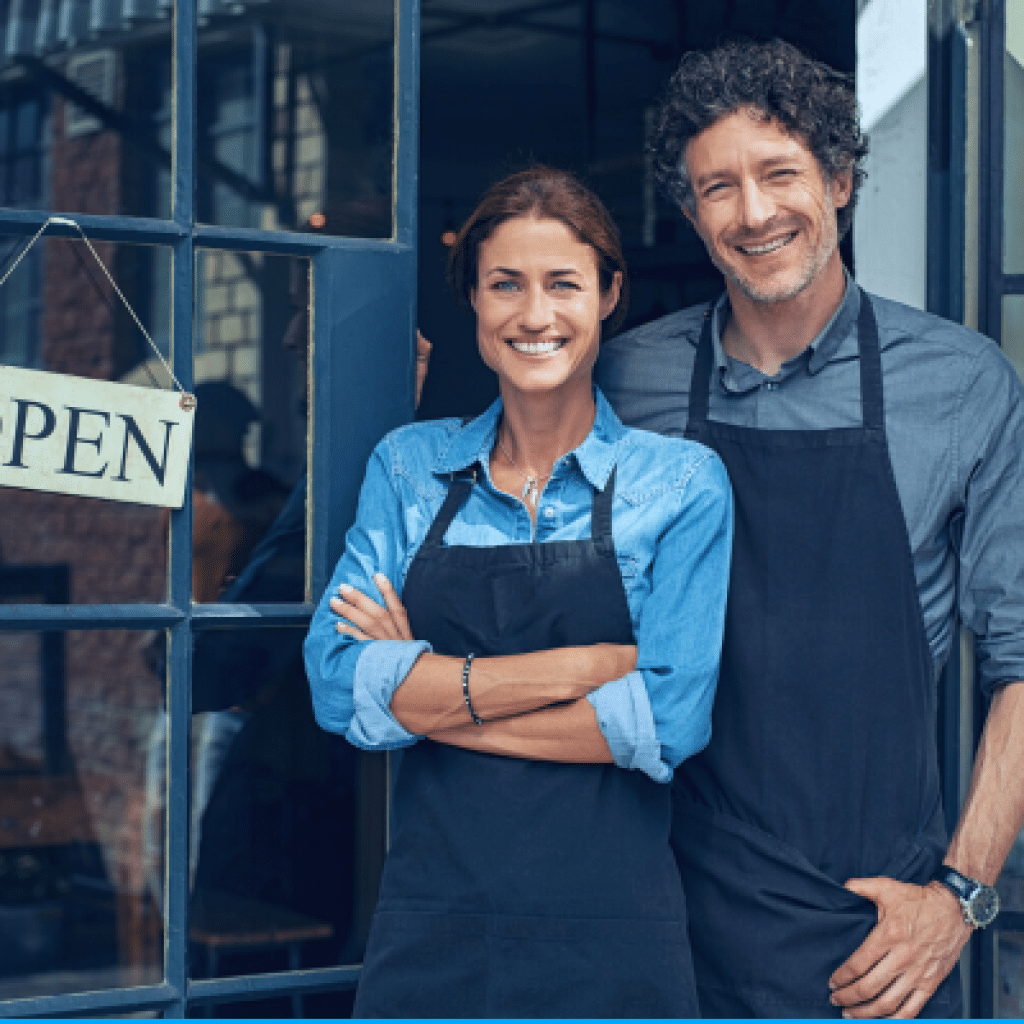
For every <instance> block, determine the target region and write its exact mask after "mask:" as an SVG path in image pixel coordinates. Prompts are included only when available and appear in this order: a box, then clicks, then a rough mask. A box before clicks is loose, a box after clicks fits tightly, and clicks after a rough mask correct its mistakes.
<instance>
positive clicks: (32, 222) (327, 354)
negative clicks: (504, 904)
mask: <svg viewBox="0 0 1024 1024" xmlns="http://www.w3.org/2000/svg"><path fill="white" fill-rule="evenodd" d="M64 6H65V5H61V10H63V8H64ZM78 6H81V5H78ZM93 6H94V7H95V5H93ZM107 6H112V5H107ZM124 6H125V7H126V8H127V7H131V8H132V10H133V11H135V12H136V15H137V16H138V17H139V18H140V19H141V20H140V23H144V22H145V18H146V17H150V18H155V17H157V16H158V15H159V14H160V13H161V12H166V11H167V8H168V6H169V5H168V4H167V3H166V2H164V0H159V2H156V0H154V2H153V3H148V4H141V5H140V4H138V3H132V4H129V3H127V0H126V3H125V5H124ZM219 6H220V5H219V4H218V3H213V2H210V0H176V3H175V6H174V11H173V25H174V39H175V45H174V51H173V52H174V57H173V59H172V66H171V75H172V81H173V89H172V92H171V104H172V107H173V124H174V126H175V128H174V132H173V137H170V133H169V130H168V125H167V123H166V117H164V118H163V119H161V118H158V117H155V120H154V124H155V129H154V133H153V136H152V137H151V138H150V139H149V140H147V142H146V146H147V147H148V149H147V152H149V153H153V152H156V151H158V150H159V148H160V146H161V144H162V143H166V141H168V140H169V142H170V149H171V164H170V175H169V188H170V198H171V203H170V210H171V214H170V217H167V218H160V217H135V216H132V217H129V216H121V215H113V214H111V215H96V214H78V213H73V214H72V215H73V216H74V217H75V219H76V220H77V221H78V222H79V223H80V224H81V225H82V227H83V229H84V230H85V231H86V233H87V234H88V235H89V236H90V238H92V239H94V240H97V241H107V242H114V243H131V244H136V245H138V244H144V245H156V246H162V247H165V248H166V249H167V250H169V251H170V254H171V257H170V260H169V267H168V260H166V259H156V260H154V261H153V267H154V268H156V270H154V273H157V272H161V271H162V272H163V273H169V275H170V283H169V289H168V294H169V296H170V300H169V305H170V310H169V313H170V342H171V345H170V348H171V355H172V360H171V361H172V366H173V369H174V372H175V374H176V376H177V378H178V380H179V381H180V382H181V384H182V385H183V387H184V388H185V389H186V390H190V389H192V388H193V386H194V383H195V380H194V361H193V351H194V347H195V346H194V344H193V331H194V320H195V317H194V307H195V299H196V280H195V271H194V268H195V266H196V252H197V250H198V249H203V250H210V251H217V250H221V251H234V252H246V253H267V254H277V255H283V256H290V257H300V258H305V259H307V260H308V261H309V262H310V265H311V267H312V298H311V311H312V324H313V327H312V358H311V370H312V376H311V401H310V413H311V422H312V426H311V432H310V438H311V441H310V445H309V451H308V472H309V479H310V481H311V484H310V488H309V503H308V509H309V522H308V537H309V540H308V549H307V550H308V559H309V570H308V573H309V584H308V594H307V597H310V596H312V598H313V599H314V600H315V599H316V597H317V596H318V595H319V594H320V593H321V592H322V590H323V588H324V587H325V586H326V584H327V581H328V579H329V574H330V570H331V568H332V566H333V564H334V562H335V560H336V559H337V558H338V556H339V555H340V551H341V546H342V544H343V539H344V531H345V528H346V525H347V524H348V523H349V522H350V521H351V518H352V516H353V514H354V510H355V504H356V499H357V495H358V488H359V485H360V482H361V479H362V474H363V469H364V467H365V463H366V459H367V458H368V456H369V453H370V451H371V449H372V447H373V445H374V444H375V443H376V441H377V440H378V439H379V438H380V436H381V435H382V434H383V433H385V432H386V431H387V430H388V429H390V428H392V427H394V426H396V425H398V424H400V423H402V422H405V421H407V420H409V419H411V417H412V415H413V411H414V409H413V394H414V378H415V359H414V350H413V338H414V332H415V323H416V318H415V278H416V269H415V263H416V200H417V196H416V188H417V147H418V139H417V117H418V109H417V105H418V61H419V41H418V32H419V18H420V11H419V0H396V11H395V44H396V54H397V57H396V61H395V64H396V67H395V90H394V97H395V102H394V139H395V142H394V175H393V181H394V206H393V224H394V230H393V235H392V237H391V238H390V239H386V240H381V239H372V238H370V239H362V238H353V237H344V236H338V237H333V236H328V235H325V234H316V235H314V234H310V233H302V232H294V231H278V230H274V231H269V230H260V229H259V228H255V227H237V228H235V227H221V226H210V225H209V224H203V223H202V222H201V220H202V218H201V217H200V216H199V214H200V213H201V212H202V211H200V210H197V204H196V197H197V196H199V197H200V198H201V201H202V202H209V201H210V199H209V197H210V196H211V185H210V179H209V178H208V176H207V175H208V173H209V168H208V164H207V165H204V164H203V163H202V157H203V154H202V152H200V149H199V146H198V145H197V136H198V135H199V132H200V129H201V127H202V126H200V125H199V124H198V123H197V79H198V75H197V64H198V60H197V39H198V27H197V26H198V25H199V23H200V19H207V18H212V17H215V16H216V14H217V11H218V9H219ZM223 6H225V8H227V7H230V6H231V5H223ZM238 6H239V5H235V8H237V7H238ZM197 8H199V9H197ZM76 9H77V7H76ZM82 9H83V10H84V9H85V8H84V7H83V8H82ZM47 10H49V8H47ZM69 10H70V7H69ZM104 10H106V7H105V8H104ZM80 13H81V12H80ZM79 27H80V28H82V29H83V31H84V28H83V27H82V26H79ZM95 27H96V26H93V28H95ZM65 28H66V26H65ZM44 31H57V29H55V28H54V27H53V26H50V25H48V24H47V25H46V26H44V25H42V23H40V25H39V26H37V33H36V37H35V38H36V40H37V42H38V40H39V39H41V38H42V37H43V34H44ZM257 42H259V41H258V40H257ZM242 53H243V54H244V58H245V62H247V63H245V62H243V61H242V60H241V59H240V58H238V57H237V55H236V58H235V59H236V63H238V68H237V71H238V74H239V75H240V76H241V77H242V78H244V77H245V76H247V75H258V74H259V73H260V72H261V68H262V67H263V66H264V65H265V62H266V59H267V57H266V53H265V52H263V51H262V50H261V48H260V46H259V45H256V44H255V43H250V44H249V45H247V47H246V48H245V49H244V50H243V51H242ZM26 60H28V61H31V60H32V58H26ZM261 61H262V62H263V64H261ZM243 63H244V66H243ZM33 66H34V65H33ZM51 78H52V75H51ZM58 84H59V88H62V89H64V94H65V96H74V95H79V96H80V94H76V93H75V91H74V90H75V88H76V87H75V86H74V84H73V83H72V84H71V85H68V84H67V83H66V82H63V83H58ZM256 92H257V94H258V93H259V90H257V91H256ZM80 98H81V100H82V103H83V105H84V106H85V107H86V108H88V109H87V113H88V112H90V111H92V112H94V113H96V115H97V116H99V117H100V119H101V120H102V118H103V117H104V116H105V117H107V118H108V119H109V123H112V124H119V123H122V122H118V121H117V118H118V117H120V116H121V115H118V114H112V113H110V112H109V111H106V110H105V108H102V105H100V106H97V105H96V104H95V103H94V104H91V105H90V104H89V102H88V97H81V96H80ZM266 99H267V97H266V96H265V95H259V94H258V95H257V100H258V101H259V102H263V101H265V100H266ZM257 106H258V103H257ZM158 113H159V112H158ZM242 114H243V115H244V116H243V117H242V120H239V121H238V122H237V123H233V124H231V125H226V123H225V125H222V127H224V130H225V131H227V130H228V129H230V131H231V132H233V133H234V134H235V135H237V137H238V139H240V140H241V141H242V143H244V147H248V150H252V152H253V153H255V154H256V159H257V160H258V164H259V167H258V168H257V169H256V170H255V171H254V174H253V175H252V177H253V178H254V179H255V181H256V184H257V185H262V184H263V181H262V178H263V177H265V174H266V173H267V168H268V166H269V164H268V161H269V154H268V151H267V143H266V141H265V140H262V139H260V138H259V137H258V135H259V133H258V129H259V127H260V125H261V124H263V123H265V121H261V120H260V118H259V116H258V110H257V111H256V112H255V113H254V111H253V109H249V110H248V111H245V110H243V111H242ZM245 117H248V118H249V120H245ZM157 122H159V123H157ZM226 137H227V136H225V138H226ZM244 147H243V148H244ZM143 148H145V147H143ZM248 150H247V151H248ZM157 155H158V156H159V153H157ZM213 156H214V158H215V159H216V157H217V153H216V152H214V154H213ZM161 159H163V158H161ZM225 161H226V162H228V163H229V164H230V160H227V158H225ZM162 166H164V167H165V168H166V162H165V163H164V164H163V165H162ZM232 169H233V168H232ZM215 170H216V168H215ZM164 175H165V176H164V179H163V180H164V181H165V182H166V181H167V180H168V179H167V177H166V170H165V171H164ZM215 187H216V186H215V185H214V186H213V188H215ZM204 196H205V197H207V198H205V199H203V198H202V197H204ZM159 205H160V204H156V205H154V209H156V210H157V212H159V209H158V206H159ZM46 217H47V214H46V213H45V212H43V211H40V210H29V209H24V208H17V209H16V208H6V209H0V233H2V234H5V235H13V236H19V237H21V238H23V239H27V238H29V237H31V235H33V234H34V233H35V232H36V231H37V230H38V228H39V227H40V226H41V225H42V224H43V222H44V221H45V219H46ZM242 220H243V222H246V223H249V224H252V223H259V219H258V218H257V217H255V215H251V216H250V215H248V214H247V215H246V217H245V218H242ZM49 233H50V234H52V235H54V236H60V235H62V234H68V235H70V234H72V232H71V231H70V229H65V228H63V227H61V226H59V225H54V226H51V228H50V230H49ZM0 372H2V367H0ZM192 537H193V505H192V501H191V500H190V497H189V498H187V499H186V502H185V504H184V506H183V507H182V509H180V510H176V511H174V512H173V513H172V514H171V515H170V524H169V553H168V562H167V584H166V598H165V600H163V601H160V602H157V603H136V604H88V605H81V604H77V605H76V604H56V603H49V604H48V603H38V601H34V602H33V603H25V604H22V603H16V602H17V601H18V598H17V596H16V595H15V596H14V597H13V598H12V597H6V598H5V601H6V603H0V631H6V632H8V633H11V634H14V633H32V632H39V633H40V635H41V636H44V637H51V638H52V637H53V636H55V635H60V634H67V632H68V631H71V630H74V631H94V630H117V629H120V630H143V629H146V630H165V631H166V635H167V647H166V681H167V691H166V715H167V718H166V727H167V741H166V763H167V778H168V788H167V815H166V829H167V831H166V837H165V842H166V873H165V878H166V897H165V900H166V901H165V905H164V970H163V981H162V982H159V983H156V984H148V985H144V986H136V987H124V988H117V989H114V988H111V989H108V990H103V991H91V992H72V993H68V994H63V995H46V996H34V997H31V998H20V999H11V1000H8V1001H5V1002H0V1016H18V1017H25V1016H32V1015H69V1014H89V1015H103V1014H112V1013H120V1012H126V1011H129V1010H145V1009H157V1010H160V1011H162V1013H163V1015H164V1016H166V1017H184V1016H186V1014H187V1013H188V1012H189V1011H191V1010H193V1009H194V1008H196V1007H201V1006H203V1005H209V1004H212V1003H220V1002H235V1001H239V1000H248V999H256V998H264V997H269V996H291V997H297V996H301V995H302V994H312V993H317V992H324V991H329V990H337V989H343V988H352V987H353V986H354V985H355V982H356V980H357V978H358V973H359V969H358V967H356V966H348V965H342V966H336V967H321V968H317V969H311V970H292V971H287V972H284V971H281V972H276V973H265V974H260V975H245V976H240V977H232V978H213V979H196V978H192V977H190V971H189V950H188V936H189V922H188V915H189V785H190V783H189V772H190V722H191V718H192V694H191V676H192V651H193V643H194V639H195V638H196V637H197V636H199V635H200V634H202V633H204V632H207V631H210V630H217V629H224V628H227V627H230V628H232V629H248V628H262V627H267V626H293V627H301V626H304V625H305V623H306V622H307V621H308V619H309V616H310V615H311V612H312V605H311V604H309V603H306V602H301V603H275V604H245V605H236V604H230V603H207V604H195V603H193V600H192V598H193V553H192ZM0 784H2V783H0ZM381 842H383V837H381ZM369 899H370V900H371V901H372V895H371V896H370V897H369Z"/></svg>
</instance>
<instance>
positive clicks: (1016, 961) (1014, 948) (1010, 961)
mask: <svg viewBox="0 0 1024 1024" xmlns="http://www.w3.org/2000/svg"><path fill="white" fill-rule="evenodd" d="M996 993H997V994H996V1000H997V1001H996V1012H995V1016H996V1017H1015V1018H1017V1019H1019V1018H1021V1017H1024V932H1003V931H1001V932H1000V933H999V980H998V984H997V988H996Z"/></svg>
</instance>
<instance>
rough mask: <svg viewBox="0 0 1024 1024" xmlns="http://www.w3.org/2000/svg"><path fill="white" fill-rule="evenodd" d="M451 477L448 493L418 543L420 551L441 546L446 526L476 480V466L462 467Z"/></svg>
mask: <svg viewBox="0 0 1024 1024" xmlns="http://www.w3.org/2000/svg"><path fill="white" fill-rule="evenodd" d="M451 478H452V483H451V486H450V487H449V488H448V493H447V494H446V495H445V499H444V501H443V502H442V504H441V508H440V509H439V510H438V513H437V515H436V516H434V521H433V522H432V523H431V524H430V529H429V530H427V535H426V537H424V538H423V543H422V544H421V545H420V550H421V551H424V550H427V549H428V548H438V547H440V546H441V542H442V541H443V540H444V535H445V534H446V533H447V532H448V527H449V526H451V525H452V520H453V519H454V518H455V517H456V515H458V512H459V509H460V508H462V506H463V505H464V504H465V503H466V499H467V498H468V497H469V492H470V491H472V490H473V484H474V483H475V482H476V467H475V466H474V467H472V468H471V469H464V470H462V471H460V472H459V473H452V474H451Z"/></svg>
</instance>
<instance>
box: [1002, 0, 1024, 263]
mask: <svg viewBox="0 0 1024 1024" xmlns="http://www.w3.org/2000/svg"><path fill="white" fill-rule="evenodd" d="M1005 83H1006V92H1005V99H1004V102H1005V110H1004V112H1003V123H1004V125H1005V126H1006V128H1005V136H1004V138H1005V150H1004V156H1003V161H1004V163H1003V167H1004V170H1003V219H1004V225H1003V269H1004V270H1005V271H1006V273H1008V274H1024V205H1022V204H1021V201H1020V197H1021V196H1022V195H1024V4H1021V3H1017V2H1011V3H1007V4H1006V66H1005Z"/></svg>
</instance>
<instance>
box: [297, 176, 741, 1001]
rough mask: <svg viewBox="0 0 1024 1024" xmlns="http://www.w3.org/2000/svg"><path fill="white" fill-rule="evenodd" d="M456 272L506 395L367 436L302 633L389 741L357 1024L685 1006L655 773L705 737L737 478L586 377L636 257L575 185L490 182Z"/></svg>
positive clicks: (674, 880)
mask: <svg viewBox="0 0 1024 1024" xmlns="http://www.w3.org/2000/svg"><path fill="white" fill-rule="evenodd" d="M449 271H450V278H451V280H452V283H453V285H454V287H455V290H456V292H457V293H458V294H459V295H460V296H462V297H464V298H466V299H467V300H468V301H469V303H470V304H471V305H472V307H473V309H474V311H475V313H476V317H477V335H478V341H479V346H480V353H481V355H482V357H483V359H484V361H485V362H486V363H487V365H488V366H490V368H491V369H493V370H494V371H495V373H496V374H497V375H498V383H499V388H500V394H501V397H500V398H499V399H498V400H497V401H496V402H495V403H494V405H492V406H491V408H490V409H489V410H488V411H487V412H485V413H484V414H483V415H482V416H480V417H479V418H477V419H475V420H473V421H472V422H470V423H466V424H461V423H460V422H459V421H457V420H445V421H438V422H432V423H418V424H413V425H411V426H407V427H403V428H401V429H399V430H396V431H394V432H393V433H391V434H390V435H388V437H386V438H385V439H384V440H383V441H382V442H381V444H380V445H379V446H378V447H377V450H376V451H375V452H374V455H373V457H372V459H371V461H370V464H369V467H368V470H367V476H366V481H365V483H364V486H363V491H362V495H361V498H360V504H359V510H358V513H357V519H356V523H355V525H354V526H353V527H352V529H351V530H350V531H349V534H348V537H347V546H346V551H345V554H344V556H343V557H342V559H341V561H340V562H339V564H338V568H337V571H336V572H335V575H334V578H333V580H332V582H331V585H330V587H329V588H328V591H327V593H326V594H325V595H324V599H323V601H322V602H321V604H320V607H319V608H318V610H317V612H316V615H315V616H314V619H313V623H312V626H311V628H310V634H309V638H308V639H307V641H306V664H307V670H308V673H309V678H310V681H311V685H312V690H313V700H314V706H315V708H316V712H317V718H318V720H319V721H320V723H321V725H323V726H324V727H325V728H327V729H330V730H333V731H336V732H341V733H343V734H344V735H346V736H347V737H348V738H349V739H350V740H351V741H352V742H353V743H354V744H356V745H357V746H360V747H364V748H371V749H395V748H399V747H405V748H407V749H406V750H405V753H404V754H403V758H402V763H401V767H400V769H399V776H398V781H397V785H396V789H395V796H394V821H395V831H394V834H393V838H392V844H391V849H390V852H389V855H388V860H387V863H386V866H385V869H384V877H383V881H382V883H381V891H380V900H379V903H378V906H377V911H376V914H375V917H374V922H373V926H372V928H371V932H370V938H369V943H368V947H367V951H366V958H365V965H364V968H363V974H362V978H361V981H360V987H359V991H358V993H357V997H356V1007H355V1012H356V1015H357V1016H408V1017H442V1016H492V1017H499V1016H518V1017H534V1016H543V1017H560V1016H568V1017H579V1016H625V1017H641V1016H692V1015H694V1014H695V1013H696V1011H697V1004H696V999H695V996H694V990H693V978H692V968H691V966H690V959H689V946H688V944H687V938H686V928H685V905H684V900H683V894H682V890H681V887H680V883H679V879H678V875H677V872H676V868H675V865H674V863H673V859H672V854H671V852H670V850H669V845H668V830H669V814H670V807H669V787H668V785H667V783H668V782H669V781H670V780H671V777H672V771H673V769H674V767H675V766H676V764H678V763H679V762H680V761H681V760H682V759H683V758H684V757H687V756H689V755H690V754H692V753H695V752H696V751H697V750H699V749H701V748H702V747H703V746H704V745H705V744H706V742H707V739H708V735H709V730H710V714H711V700H712V696H713V691H714V687H715V682H716V679H717V670H718V656H719V652H720V648H721V640H722V628H723V621H724V608H725V592H726V581H727V575H728V558H729V548H730V541H731V526H732V521H731V514H732V513H731V503H730V501H731V499H730V495H729V490H728V484H727V481H726V478H725V474H724V471H723V469H722V466H721V464H720V463H719V462H718V460H717V458H716V457H715V456H714V455H713V454H712V453H711V452H709V451H708V450H707V449H705V448H702V447H700V446H699V445H695V444H693V443H691V442H687V441H683V440H681V439H667V438H662V437H657V436H655V435H651V434H645V433H642V432H639V431H633V430H627V429H625V428H624V427H623V426H622V425H621V423H620V422H619V421H618V419H617V418H616V417H615V415H614V413H613V412H612V411H611V409H610V407H609V406H608V405H607V403H606V402H605V400H604V398H603V397H602V396H601V395H600V393H599V392H598V391H597V390H596V389H595V388H594V386H593V383H592V370H593V366H594V362H595V360H596V358H597V351H598V345H599V343H600V338H601V330H602V322H604V323H605V324H607V325H608V326H609V328H613V327H614V326H615V325H617V324H618V323H621V321H622V318H623V316H624V313H625V304H626V292H627V281H626V271H625V265H624V262H623V258H622V252H621V248H620V245H619V241H618V236H617V233H616V231H615V228H614V225H613V224H612V223H611V221H610V219H609V217H608V214H607V212H606V211H605V210H604V208H603V207H602V205H601V203H600V201H599V200H598V199H597V198H596V197H595V196H594V195H593V194H591V193H590V192H588V191H587V190H586V189H584V188H583V186H581V185H580V184H579V183H578V182H577V181H576V180H575V179H573V178H572V177H571V176H570V175H568V174H565V173H563V172H559V171H554V170H550V169H547V168H543V167H537V168H533V169H531V170H528V171H524V172H522V173H520V174H517V175H513V176H512V177H510V178H507V179H505V180H504V181H502V182H499V183H498V184H497V185H495V186H494V187H492V188H491V189H490V190H489V191H488V192H487V194H486V195H485V196H484V198H483V200H482V202H481V204H480V206H479V207H478V208H477V210H476V211H475V212H474V213H473V215H472V216H471V217H470V218H469V220H468V221H467V222H466V224H465V225H464V226H463V228H462V230H461V231H460V233H459V235H458V238H457V240H456V242H455V244H454V246H453V247H452V252H451V257H450V265H449ZM613 538H614V539H613Z"/></svg>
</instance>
